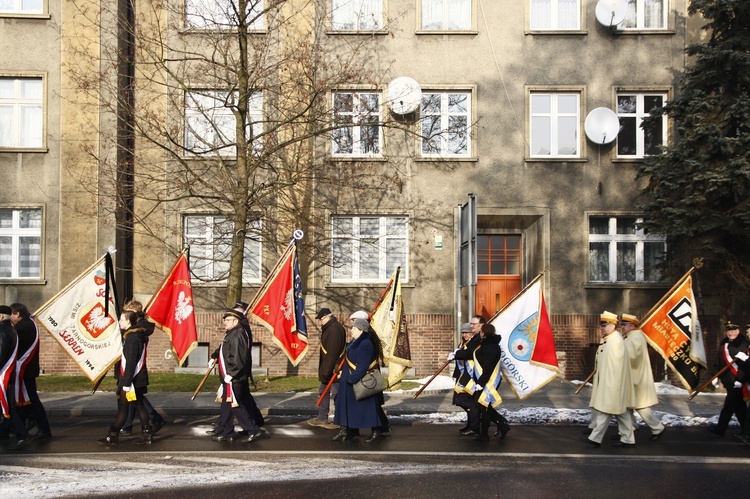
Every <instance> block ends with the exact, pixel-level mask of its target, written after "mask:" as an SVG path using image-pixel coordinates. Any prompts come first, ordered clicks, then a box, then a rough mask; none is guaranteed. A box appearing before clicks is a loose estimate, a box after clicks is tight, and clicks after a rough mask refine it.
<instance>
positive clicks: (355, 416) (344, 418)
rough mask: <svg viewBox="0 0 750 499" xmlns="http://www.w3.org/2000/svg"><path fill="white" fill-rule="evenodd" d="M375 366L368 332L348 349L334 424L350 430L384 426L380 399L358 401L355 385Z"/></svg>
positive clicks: (369, 398) (337, 397)
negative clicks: (381, 417) (380, 410)
mask: <svg viewBox="0 0 750 499" xmlns="http://www.w3.org/2000/svg"><path fill="white" fill-rule="evenodd" d="M374 363H375V350H374V348H373V346H372V342H371V341H370V333H369V332H368V331H364V332H363V333H362V334H361V335H360V336H359V338H357V339H356V340H353V341H352V342H351V343H349V345H348V346H347V347H346V361H344V367H343V369H342V370H341V379H340V380H339V393H338V395H337V396H336V412H335V414H334V416H333V423H334V424H337V425H340V426H346V427H348V428H375V427H378V426H380V424H381V423H380V417H379V416H378V397H375V396H373V397H367V398H366V399H362V400H357V399H356V397H355V396H354V388H353V385H354V384H355V383H356V382H357V381H359V380H361V379H362V376H364V375H365V373H366V372H367V371H368V370H369V369H370V368H371V367H372V366H373V364H374Z"/></svg>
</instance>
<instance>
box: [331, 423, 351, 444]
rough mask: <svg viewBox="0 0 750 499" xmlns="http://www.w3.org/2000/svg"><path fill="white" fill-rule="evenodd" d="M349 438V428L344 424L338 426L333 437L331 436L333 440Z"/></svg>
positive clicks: (340, 440) (341, 440)
mask: <svg viewBox="0 0 750 499" xmlns="http://www.w3.org/2000/svg"><path fill="white" fill-rule="evenodd" d="M348 438H349V429H348V428H347V427H346V426H342V427H341V428H339V432H338V433H337V434H336V436H335V437H333V438H331V440H333V441H334V442H343V441H345V440H347V439H348Z"/></svg>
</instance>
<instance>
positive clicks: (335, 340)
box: [307, 307, 346, 429]
mask: <svg viewBox="0 0 750 499" xmlns="http://www.w3.org/2000/svg"><path fill="white" fill-rule="evenodd" d="M315 318H316V319H317V320H318V321H320V326H321V335H320V359H319V360H318V380H319V381H320V386H319V387H318V395H321V394H322V393H323V390H325V388H326V386H328V382H329V381H330V380H331V377H332V376H335V374H334V370H335V369H336V367H338V364H339V363H340V362H341V359H342V357H343V355H344V348H345V347H346V331H345V330H344V326H342V325H341V323H340V322H339V321H338V320H337V319H336V316H335V315H333V314H332V313H331V310H330V309H328V308H325V307H324V308H321V309H320V311H319V312H318V314H317V315H316V316H315ZM338 391H339V383H338V381H334V382H333V384H331V388H330V389H329V391H328V392H327V393H326V395H325V397H323V400H321V402H320V405H319V406H318V416H317V417H315V418H312V419H309V420H308V421H307V423H308V424H309V425H310V426H322V427H324V428H328V429H336V428H338V426H337V425H333V424H330V423H328V413H329V411H330V404H331V397H333V400H334V402H335V400H336V396H337V395H338Z"/></svg>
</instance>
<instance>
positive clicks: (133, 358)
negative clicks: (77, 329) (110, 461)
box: [99, 310, 153, 445]
mask: <svg viewBox="0 0 750 499" xmlns="http://www.w3.org/2000/svg"><path fill="white" fill-rule="evenodd" d="M137 322H138V315H137V314H136V313H135V312H133V311H132V310H125V311H124V312H122V314H120V333H121V334H122V355H121V357H120V361H119V362H118V363H117V364H115V378H116V379H117V419H116V420H115V424H113V425H112V426H110V427H109V433H107V436H106V437H104V438H100V439H99V442H101V443H103V444H107V445H117V443H118V440H119V437H120V429H121V428H122V426H123V424H125V420H126V419H127V417H128V408H129V406H130V404H133V405H135V410H136V412H138V418H139V419H140V420H141V431H142V433H143V437H142V440H141V443H144V444H150V443H151V442H152V439H153V433H152V427H151V424H150V423H149V420H148V412H147V411H146V408H145V407H144V406H143V403H142V400H143V396H144V395H145V394H146V393H147V392H148V369H147V368H146V347H147V346H148V334H147V333H146V330H145V329H143V328H139V327H136V323H137Z"/></svg>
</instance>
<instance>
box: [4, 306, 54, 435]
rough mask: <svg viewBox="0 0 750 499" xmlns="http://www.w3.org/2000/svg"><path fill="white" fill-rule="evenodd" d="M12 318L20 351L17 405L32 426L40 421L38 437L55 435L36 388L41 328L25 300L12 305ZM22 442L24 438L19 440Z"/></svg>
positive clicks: (16, 393)
mask: <svg viewBox="0 0 750 499" xmlns="http://www.w3.org/2000/svg"><path fill="white" fill-rule="evenodd" d="M10 309H11V314H10V322H11V323H12V324H13V327H15V329H16V333H17V334H18V352H17V354H16V375H15V377H16V384H15V397H16V405H17V406H18V407H19V411H18V412H19V414H20V415H21V419H23V420H24V421H25V422H26V427H27V428H29V429H31V428H32V427H33V425H36V427H37V432H36V435H34V439H36V440H46V439H49V438H51V437H52V432H51V430H50V425H49V420H48V419H47V411H46V410H45V409H44V405H42V401H41V400H39V394H38V393H37V390H36V378H37V377H38V376H39V330H38V329H37V327H36V323H35V322H34V321H33V320H32V319H31V314H29V310H28V309H27V308H26V305H24V304H23V303H13V304H11V306H10ZM19 443H20V442H19Z"/></svg>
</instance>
